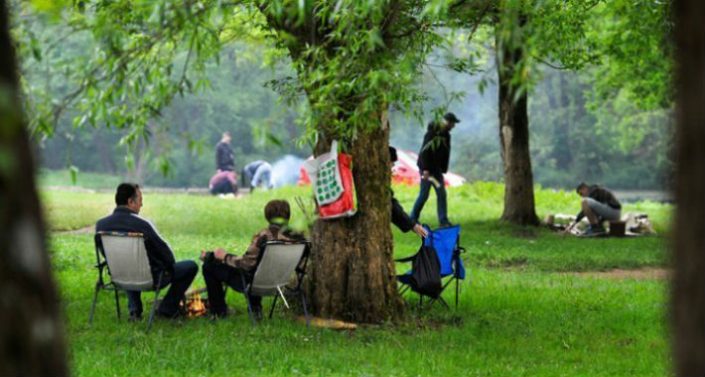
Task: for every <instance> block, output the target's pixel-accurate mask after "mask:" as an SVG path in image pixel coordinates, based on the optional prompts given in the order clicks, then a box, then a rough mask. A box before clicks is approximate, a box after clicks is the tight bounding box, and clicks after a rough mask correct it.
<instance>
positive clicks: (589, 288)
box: [42, 183, 670, 376]
mask: <svg viewBox="0 0 705 377" xmlns="http://www.w3.org/2000/svg"><path fill="white" fill-rule="evenodd" d="M395 191H396V194H397V197H398V198H399V199H400V201H401V202H402V204H403V205H404V206H405V207H406V208H410V207H411V205H412V203H413V200H414V198H415V195H416V189H414V188H404V187H395ZM307 195H308V191H307V189H306V188H289V189H282V190H278V191H274V192H258V193H256V194H254V195H252V196H249V197H244V198H242V199H238V200H227V199H220V198H216V197H207V196H194V195H183V194H182V195H175V194H156V193H147V194H145V198H144V208H143V215H144V216H145V217H147V218H149V219H151V220H153V221H154V223H155V224H156V225H157V226H158V228H159V231H160V232H161V233H162V235H163V236H164V237H165V238H166V239H167V240H168V241H169V242H170V244H171V245H172V247H173V249H174V251H175V253H176V255H177V259H186V258H189V259H195V258H196V256H197V254H198V251H199V250H201V249H212V248H214V247H216V246H224V247H226V248H227V249H230V250H236V251H238V252H241V251H242V250H243V249H244V247H245V246H246V245H247V243H248V242H249V240H250V237H251V236H252V234H253V233H254V232H255V231H257V230H258V229H259V228H261V227H262V226H263V225H264V222H263V220H262V213H261V209H262V207H263V205H264V203H266V201H267V200H269V199H272V198H288V199H293V198H294V197H296V196H301V197H307ZM112 197H113V195H112V193H93V192H75V191H55V190H47V191H43V192H42V198H43V201H44V207H45V213H46V214H47V217H48V223H49V227H50V229H51V230H52V235H51V238H50V245H51V253H52V262H53V265H54V268H55V274H56V278H57V280H58V284H59V287H60V289H61V293H62V297H63V303H64V305H65V312H66V316H67V329H68V338H69V339H68V340H69V344H70V352H71V365H72V369H73V372H74V374H75V375H78V376H94V375H98V374H101V375H116V376H144V375H154V376H157V375H159V376H162V375H166V376H171V375H173V376H184V375H188V376H224V375H238V376H240V375H241V376H253V375H314V376H330V375H345V376H416V375H421V376H437V375H460V376H663V375H668V374H669V373H670V372H669V367H670V361H669V353H668V352H669V351H668V342H667V336H666V327H665V320H664V317H665V305H666V303H667V297H666V295H667V291H668V285H667V282H666V281H664V280H662V279H648V278H647V279H630V278H626V279H625V278H616V277H610V276H609V275H599V274H580V273H578V272H592V271H610V270H612V269H614V268H621V269H640V268H643V267H664V266H666V265H667V263H668V254H667V252H666V249H665V247H666V243H667V241H666V239H665V238H664V236H662V235H663V234H664V233H665V232H666V229H668V224H669V218H670V207H669V206H666V205H661V204H657V203H650V202H646V203H637V204H633V205H628V206H626V208H625V211H640V212H641V211H643V212H647V213H648V214H649V215H650V217H651V219H652V221H653V222H654V224H655V226H656V229H657V231H659V233H660V234H662V235H661V236H650V237H642V238H633V239H577V238H574V237H563V236H561V235H558V234H555V233H552V232H550V231H548V230H546V229H543V228H537V229H524V228H517V227H511V226H508V225H506V224H503V223H500V222H499V221H497V220H496V219H497V218H498V217H499V215H500V213H501V208H502V187H501V186H500V185H498V184H492V183H475V184H473V185H468V186H465V187H462V188H453V189H450V191H449V198H450V203H451V205H450V208H449V212H450V218H451V220H452V221H454V222H456V223H459V224H461V225H462V227H463V233H462V242H461V243H462V245H463V246H465V247H466V248H467V250H468V252H467V253H466V254H465V255H464V260H465V263H466V266H467V267H468V268H469V276H468V279H467V280H465V281H464V282H463V283H462V287H461V297H460V306H459V308H458V309H457V310H451V311H447V310H443V309H442V308H440V307H436V308H432V309H431V310H425V311H423V312H421V313H419V312H417V311H416V310H414V309H410V310H408V311H407V320H406V321H405V322H404V323H401V324H393V325H392V324H387V325H382V326H371V327H363V328H360V329H358V330H357V331H355V332H351V333H349V332H335V331H331V330H322V329H306V328H305V327H304V326H302V325H301V324H299V323H297V322H295V321H293V320H292V317H291V316H290V315H289V313H286V312H283V311H282V312H278V313H276V314H275V318H274V319H273V320H271V321H269V320H265V321H264V322H262V323H261V324H260V325H259V326H257V327H252V326H251V324H250V323H249V321H248V318H247V315H246V313H245V304H244V300H242V299H241V298H240V297H238V296H236V295H234V294H232V292H231V293H230V294H229V295H228V302H229V305H230V306H231V307H233V308H235V310H236V311H237V312H238V314H236V315H234V316H232V317H230V318H228V319H227V320H224V321H218V322H210V321H208V320H204V319H196V320H189V321H184V322H177V323H171V322H163V321H160V322H157V323H156V324H155V326H154V328H153V330H152V332H151V333H149V334H145V332H144V323H139V324H132V323H127V322H125V321H122V322H118V321H117V320H116V318H115V312H114V303H113V301H112V300H111V296H110V295H109V294H104V295H102V296H101V297H100V301H99V304H98V309H97V314H96V320H95V322H94V324H93V326H92V327H91V326H88V324H87V318H88V310H89V308H90V301H91V294H92V289H93V284H94V281H95V271H94V270H93V268H92V264H93V263H94V254H93V246H92V234H91V233H90V230H88V231H85V230H84V231H79V232H69V231H72V230H76V229H82V228H85V227H87V226H90V225H92V224H93V223H95V221H96V219H98V218H99V217H102V216H104V215H106V214H108V213H109V212H111V211H112V208H113V204H112V203H113V198H112ZM431 197H432V199H431V200H430V201H429V203H428V204H427V206H428V207H427V209H426V210H425V211H424V217H423V218H422V220H423V221H424V222H427V223H429V224H431V225H435V223H436V220H435V215H434V214H435V202H434V201H433V195H432V196H431ZM536 199H537V205H538V208H537V210H538V211H539V216H541V217H543V216H544V215H546V214H548V213H571V214H572V213H575V212H577V210H578V207H577V200H576V199H577V197H576V196H575V194H572V193H562V192H552V191H549V190H540V191H538V192H537V195H536ZM292 203H293V201H292ZM293 217H294V218H293V225H294V226H298V227H305V220H304V218H303V216H302V214H301V213H300V211H299V210H298V209H295V210H294V214H293ZM394 238H395V256H397V257H401V256H405V255H408V254H411V253H413V252H414V251H415V250H416V249H417V248H418V243H419V241H418V239H417V238H416V237H415V236H414V235H413V234H402V233H399V232H398V230H396V228H394ZM399 269H400V272H401V271H403V267H402V266H400V267H399ZM194 284H195V286H197V287H200V286H204V283H203V280H202V278H201V277H200V275H199V277H197V280H196V282H195V283H194ZM448 298H449V299H450V297H448ZM408 299H409V302H410V303H412V302H415V301H414V300H413V298H412V297H411V296H409V297H408ZM125 302H126V301H125V299H124V297H123V300H122V304H123V309H124V308H125ZM267 306H268V301H265V308H266V307H267ZM411 306H412V307H413V305H411Z"/></svg>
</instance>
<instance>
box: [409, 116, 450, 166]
mask: <svg viewBox="0 0 705 377" xmlns="http://www.w3.org/2000/svg"><path fill="white" fill-rule="evenodd" d="M449 161H450V132H449V131H447V130H442V129H441V126H440V124H438V123H435V122H431V123H429V124H428V129H427V130H426V134H425V135H424V137H423V144H421V150H420V151H419V160H418V163H417V165H418V166H419V170H421V171H424V170H428V172H429V173H431V174H432V175H439V174H442V173H446V172H448V162H449Z"/></svg>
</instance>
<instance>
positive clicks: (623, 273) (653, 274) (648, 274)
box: [566, 267, 671, 280]
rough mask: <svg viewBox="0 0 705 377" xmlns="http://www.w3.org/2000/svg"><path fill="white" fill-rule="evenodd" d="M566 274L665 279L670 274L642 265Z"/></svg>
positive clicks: (610, 277)
mask: <svg viewBox="0 0 705 377" xmlns="http://www.w3.org/2000/svg"><path fill="white" fill-rule="evenodd" d="M566 274H567V275H575V276H583V277H595V278H601V279H616V280H623V279H636V280H649V279H652V280H665V279H668V277H669V276H670V275H671V270H669V269H666V268H662V267H644V268H639V269H636V270H623V269H621V268H615V269H613V270H609V271H588V272H568V273H566Z"/></svg>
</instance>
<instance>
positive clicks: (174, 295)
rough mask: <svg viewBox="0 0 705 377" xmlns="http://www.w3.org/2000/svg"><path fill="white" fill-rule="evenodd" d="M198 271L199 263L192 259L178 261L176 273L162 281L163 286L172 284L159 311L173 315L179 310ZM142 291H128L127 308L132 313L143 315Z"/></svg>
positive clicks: (175, 267) (163, 314) (168, 315)
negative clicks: (180, 303)
mask: <svg viewBox="0 0 705 377" xmlns="http://www.w3.org/2000/svg"><path fill="white" fill-rule="evenodd" d="M197 273H198V265H197V264H196V262H194V261H192V260H185V261H181V262H176V263H175V264H174V275H173V276H172V277H171V279H167V280H166V281H162V283H161V288H164V287H166V286H167V285H168V284H171V287H169V290H168V291H167V292H166V295H165V296H164V299H163V300H162V303H161V304H160V305H159V308H158V309H157V312H158V313H159V314H160V315H162V316H166V317H173V316H175V315H176V313H177V312H178V311H179V301H181V300H182V299H183V298H184V293H185V292H186V290H187V289H188V287H189V286H191V282H192V281H193V279H194V278H195V277H196V274H197ZM141 293H142V292H140V291H127V308H128V310H129V311H130V314H131V315H137V316H140V315H142V297H141Z"/></svg>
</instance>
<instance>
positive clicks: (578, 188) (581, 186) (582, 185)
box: [575, 182, 589, 194]
mask: <svg viewBox="0 0 705 377" xmlns="http://www.w3.org/2000/svg"><path fill="white" fill-rule="evenodd" d="M583 187H589V186H588V184H587V183H585V182H580V183H579V184H578V187H576V188H575V192H577V193H578V194H580V189H582V188H583Z"/></svg>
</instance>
